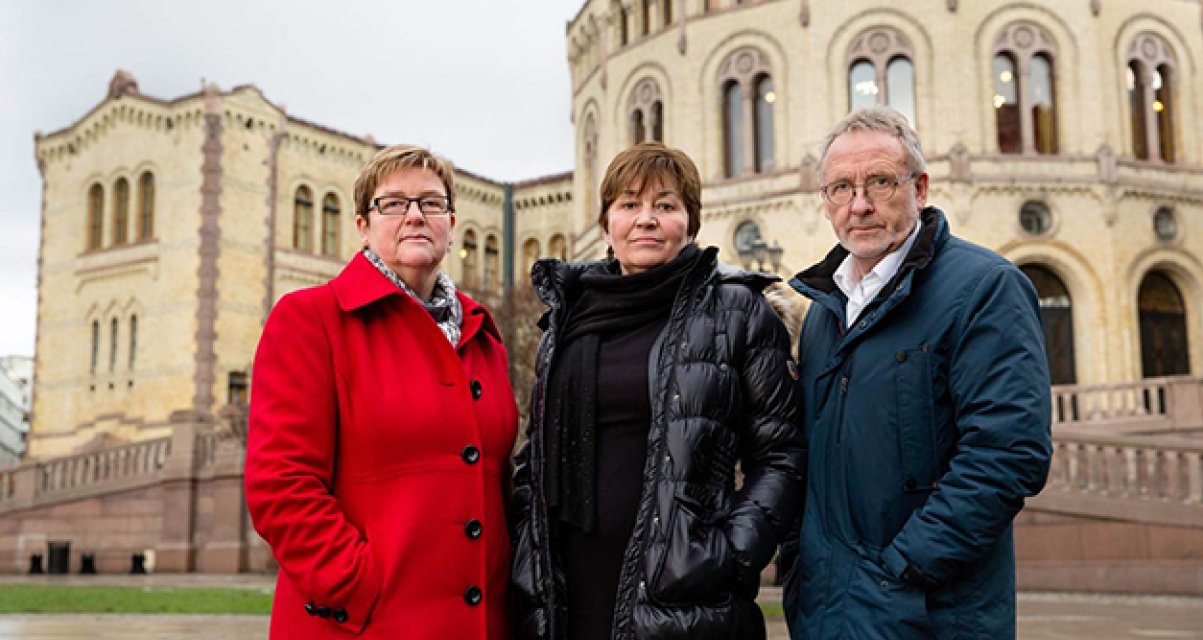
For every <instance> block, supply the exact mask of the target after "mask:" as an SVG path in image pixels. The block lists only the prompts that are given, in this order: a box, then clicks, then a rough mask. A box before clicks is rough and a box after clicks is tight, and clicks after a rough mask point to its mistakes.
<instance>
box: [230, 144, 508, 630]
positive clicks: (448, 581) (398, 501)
mask: <svg viewBox="0 0 1203 640" xmlns="http://www.w3.org/2000/svg"><path fill="white" fill-rule="evenodd" d="M452 184H453V174H452V170H451V167H450V166H449V165H448V164H447V163H446V162H445V161H443V160H441V159H439V158H437V157H435V156H433V155H431V154H430V152H429V151H426V150H425V149H421V148H419V147H413V146H407V145H399V146H395V147H390V148H388V149H385V150H383V151H381V152H380V153H378V154H377V155H376V157H374V158H373V159H372V160H371V162H369V163H368V164H367V166H365V167H364V169H363V170H362V171H361V172H360V174H359V177H358V178H356V180H355V204H356V213H357V215H356V219H355V222H356V226H357V228H358V229H359V236H360V240H361V241H362V244H363V251H362V252H361V253H359V254H357V255H356V256H355V258H353V259H352V260H351V262H350V264H348V265H347V266H346V268H345V269H343V271H342V273H341V274H339V276H338V277H337V278H335V279H333V280H331V281H330V282H329V283H327V284H326V285H324V286H320V287H314V288H311V289H305V290H301V291H297V292H294V293H291V294H289V295H286V296H284V297H283V298H281V299H280V301H279V302H278V303H277V304H276V306H275V308H274V309H273V310H272V313H271V315H270V317H269V318H268V320H267V325H266V326H265V327H264V330H263V337H262V338H261V340H260V342H259V349H258V351H257V353H256V355H255V367H254V378H253V385H252V395H251V408H250V435H249V438H248V442H247V457H246V496H247V505H248V507H249V509H250V513H251V518H252V520H253V521H254V525H255V529H256V530H257V531H258V532H259V534H260V535H262V536H263V538H264V539H265V540H266V541H267V543H268V544H269V545H271V548H272V552H273V554H274V555H275V557H276V560H277V561H278V562H279V565H280V573H279V577H278V579H277V582H276V594H275V601H274V603H273V605H272V619H271V637H272V638H276V639H281V640H283V639H305V640H313V639H321V638H347V637H350V636H351V635H356V634H357V635H358V636H359V637H361V638H388V639H393V638H406V639H409V640H421V639H426V638H430V639H434V638H438V639H440V640H443V639H446V638H505V637H507V620H506V615H507V614H506V584H507V580H508V572H509V560H510V558H509V554H510V543H509V537H508V534H507V532H506V526H505V516H504V509H503V504H504V501H505V499H506V496H505V495H504V494H505V493H506V489H505V486H506V484H505V483H506V482H507V480H503V479H505V478H508V468H509V465H508V460H509V456H510V452H511V450H512V446H513V442H514V436H515V433H516V429H517V421H518V412H517V407H516V406H515V403H514V396H513V393H512V392H511V389H510V382H509V374H508V368H507V362H506V354H505V349H504V348H503V347H502V344H501V336H500V334H499V333H498V331H497V327H496V325H495V324H494V323H493V319H492V318H491V317H490V316H489V313H488V311H486V310H485V309H484V307H482V306H480V305H479V304H477V303H476V302H474V301H473V300H472V299H470V298H468V297H467V296H465V295H463V294H462V293H460V292H459V291H457V290H456V289H455V285H454V284H453V283H452V282H451V280H450V278H448V277H447V275H446V274H444V273H442V272H441V271H439V264H440V263H441V262H442V260H443V257H444V256H445V255H446V253H447V247H448V245H449V244H450V242H451V229H452V227H454V226H455V207H454V193H453V191H452Z"/></svg>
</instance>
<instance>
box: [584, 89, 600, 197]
mask: <svg viewBox="0 0 1203 640" xmlns="http://www.w3.org/2000/svg"><path fill="white" fill-rule="evenodd" d="M582 129H583V131H584V133H583V136H582V138H581V148H582V151H583V152H584V153H583V154H582V155H583V156H584V157H583V158H582V160H583V162H584V168H585V170H584V176H583V180H582V182H583V183H584V186H585V197H584V199H583V200H584V202H585V203H587V204H586V206H585V214H586V216H588V219H592V218H593V217H594V216H595V215H596V214H597V211H596V210H594V208H593V207H594V206H595V204H596V203H598V201H599V200H600V198H598V195H597V185H596V184H594V183H595V182H596V180H597V119H596V118H594V117H593V114H592V113H590V114H589V115H588V116H587V117H586V118H585V126H584V127H582Z"/></svg>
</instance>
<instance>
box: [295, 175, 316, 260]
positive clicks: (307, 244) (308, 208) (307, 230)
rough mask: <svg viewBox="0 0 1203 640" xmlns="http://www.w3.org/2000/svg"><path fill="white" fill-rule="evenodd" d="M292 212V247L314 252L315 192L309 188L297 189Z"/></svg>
mask: <svg viewBox="0 0 1203 640" xmlns="http://www.w3.org/2000/svg"><path fill="white" fill-rule="evenodd" d="M292 210H293V219H292V247H293V248H294V249H297V250H299V251H313V192H311V191H310V190H309V187H299V188H297V195H296V198H295V199H294V200H293V209H292Z"/></svg>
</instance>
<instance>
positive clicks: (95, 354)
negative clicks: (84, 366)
mask: <svg viewBox="0 0 1203 640" xmlns="http://www.w3.org/2000/svg"><path fill="white" fill-rule="evenodd" d="M99 360H100V322H98V321H96V320H93V321H92V364H91V365H89V366H88V372H89V373H91V374H92V375H96V365H97V363H98V362H99Z"/></svg>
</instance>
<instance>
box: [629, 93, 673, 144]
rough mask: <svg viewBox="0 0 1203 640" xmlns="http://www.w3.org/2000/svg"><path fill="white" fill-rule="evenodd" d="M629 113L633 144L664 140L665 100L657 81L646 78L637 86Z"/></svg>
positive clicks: (632, 95)
mask: <svg viewBox="0 0 1203 640" xmlns="http://www.w3.org/2000/svg"><path fill="white" fill-rule="evenodd" d="M627 113H628V114H629V117H630V121H631V135H630V138H631V144H639V143H640V142H646V141H649V140H657V141H663V140H664V123H663V120H664V106H663V98H662V97H661V96H660V85H659V84H658V83H657V82H656V81H655V80H653V79H651V78H644V79H643V80H640V81H639V82H638V83H637V84H636V85H635V90H634V91H632V92H631V101H630V104H629V105H628V106H627Z"/></svg>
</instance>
